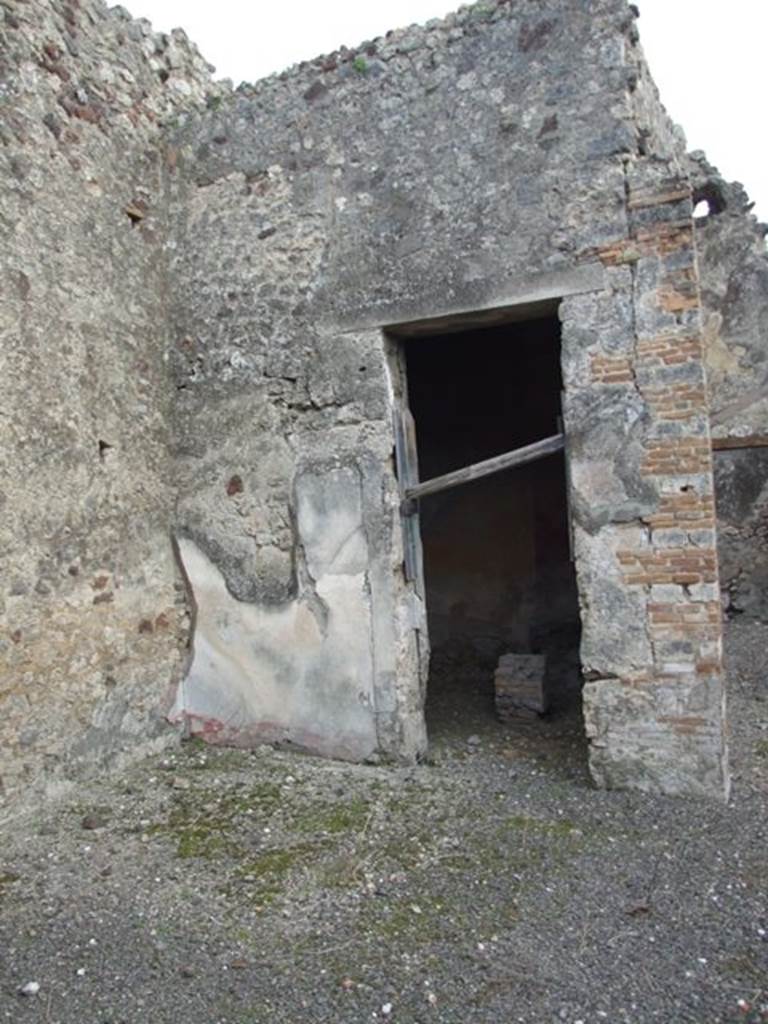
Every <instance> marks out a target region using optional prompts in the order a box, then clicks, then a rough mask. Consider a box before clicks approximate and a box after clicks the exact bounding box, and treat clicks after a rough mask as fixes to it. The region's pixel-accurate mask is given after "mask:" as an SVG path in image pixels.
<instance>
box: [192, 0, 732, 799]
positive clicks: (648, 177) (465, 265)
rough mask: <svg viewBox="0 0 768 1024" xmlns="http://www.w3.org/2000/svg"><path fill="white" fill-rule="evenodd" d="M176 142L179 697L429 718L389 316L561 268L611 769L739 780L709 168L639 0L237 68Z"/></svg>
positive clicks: (372, 730) (456, 307)
mask: <svg viewBox="0 0 768 1024" xmlns="http://www.w3.org/2000/svg"><path fill="white" fill-rule="evenodd" d="M175 146H176V148H177V149H178V154H177V155H176V156H175V168H176V169H175V185H174V189H175V207H174V215H173V222H174V224H175V225H177V226H178V233H177V235H176V244H175V253H176V255H175V258H174V261H173V275H172V282H173V286H172V296H173V301H174V311H173V320H174V326H175V332H176V336H175V346H176V353H175V356H174V372H175V381H176V387H177V411H176V425H177V439H176V445H177V456H178V458H179V460H180V465H181V493H182V496H183V497H182V500H181V505H180V509H179V530H180V532H181V534H182V535H183V536H184V537H185V541H184V543H185V545H187V550H188V552H189V562H188V566H187V568H188V572H189V574H190V579H191V584H192V588H193V591H194V592H195V594H196V599H197V602H198V609H199V612H198V614H200V613H201V612H200V609H203V608H204V609H205V622H206V626H205V629H204V630H203V631H202V632H201V633H200V632H199V633H198V635H199V643H198V641H195V643H196V652H195V661H194V664H193V669H192V672H191V674H190V676H189V677H188V680H187V682H186V683H185V686H184V687H182V690H181V691H180V697H179V701H178V703H177V711H178V712H179V713H185V714H186V715H188V716H189V717H190V718H191V719H192V721H193V722H195V721H197V722H198V728H200V729H201V730H202V731H206V730H207V731H208V732H210V733H212V734H215V735H223V736H225V737H227V738H228V739H230V740H232V739H236V738H237V736H239V735H240V736H244V737H247V736H248V735H249V733H252V732H253V730H254V729H256V731H257V732H258V731H259V730H260V729H261V728H262V725H259V723H262V724H263V723H264V722H266V723H267V726H268V728H267V729H266V732H267V734H268V735H270V736H275V735H280V734H282V735H283V736H284V737H285V738H287V739H292V740H293V741H294V742H298V743H302V744H306V745H309V746H312V747H315V748H318V747H324V749H326V750H328V751H331V752H334V751H335V752H341V753H344V750H345V748H346V749H349V750H352V752H353V753H357V754H358V755H359V754H360V753H361V752H365V751H366V750H368V749H371V752H375V750H379V751H384V752H386V753H388V754H391V755H403V756H412V755H413V754H414V753H415V752H418V751H419V750H421V749H423V743H424V736H423V721H422V719H421V700H422V698H423V675H422V677H421V678H419V674H418V672H417V665H418V651H417V649H416V647H415V646H414V641H415V638H416V634H417V633H419V634H420V631H421V630H422V629H423V619H422V616H421V611H420V607H419V604H418V601H417V598H416V595H415V594H414V593H412V592H411V589H410V588H409V586H408V584H407V583H406V581H405V580H404V579H403V577H402V566H401V563H402V553H401V551H400V548H399V543H400V541H399V532H398V528H397V489H396V485H395V480H394V477H393V473H392V465H391V461H390V457H389V456H390V453H391V450H392V447H393V441H394V439H393V436H392V433H391V426H390V423H391V415H392V411H393V394H392V390H391V383H390V376H391V372H392V361H391V360H390V366H389V370H388V366H387V342H386V338H385V335H384V333H383V331H382V328H384V327H385V326H386V325H388V324H390V325H391V324H398V323H402V322H404V321H406V322H407V321H420V320H424V319H428V318H430V317H445V316H450V315H451V314H460V313H466V312H468V311H478V310H480V311H482V310H484V309H488V308H493V307H504V306H514V305H515V304H516V303H518V302H520V303H525V302H530V301H533V300H537V299H556V298H562V297H565V298H564V301H563V303H562V307H561V315H562V318H563V324H564V335H563V346H564V349H563V361H564V366H565V368H566V370H567V373H566V379H565V384H566V420H567V427H568V431H569V433H570V435H571V437H572V443H571V452H570V455H571V461H572V475H573V497H574V507H575V517H576V536H577V572H578V578H579V589H580V596H581V604H582V616H583V620H584V627H585V639H584V647H583V652H582V656H583V661H584V666H585V669H586V670H587V673H588V678H589V680H590V682H589V685H588V689H587V727H588V732H589V734H590V738H591V740H592V767H593V772H594V774H595V777H596V778H597V780H598V781H599V782H600V783H602V784H605V785H637V786H641V787H644V788H648V789H656V790H658V789H661V790H665V791H668V792H691V791H693V792H702V793H718V794H720V795H722V794H723V793H724V792H725V791H726V789H727V780H726V766H725V752H724V740H723V707H722V679H721V666H720V645H719V637H720V626H719V618H718V603H717V567H716V554H715V550H714V532H713V521H712V475H711V462H710V453H709V439H708V424H707V405H706V401H707V400H706V393H705V383H704V375H703V367H702V359H701V346H700V331H699V302H698V292H697V279H696V273H695V264H694V251H693V242H692V231H693V227H692V219H691V210H692V206H691V193H690V187H689V185H688V183H687V180H686V177H685V172H684V169H683V167H682V149H681V147H680V142H679V139H678V137H677V135H676V133H675V132H674V130H673V129H672V128H671V126H670V124H669V122H668V120H667V119H666V117H665V115H664V114H663V110H662V109H661V107H660V106H659V104H658V100H657V98H656V95H655V90H654V89H653V86H652V83H651V82H650V79H649V77H648V75H647V71H646V69H645V65H644V62H643V59H642V54H641V52H640V51H639V49H638V47H637V33H636V29H635V25H634V18H633V15H632V13H631V10H630V8H629V7H628V6H627V5H626V4H625V3H623V2H619V0H616V2H610V0H605V2H600V3H596V4H592V5H590V9H589V11H588V12H587V11H586V10H585V8H584V5H582V4H580V3H571V2H562V0H561V2H550V3H544V4H542V3H527V2H522V3H516V4H507V3H501V2H500V3H496V4H493V3H491V4H483V5H476V6H474V7H472V8H468V9H465V10H463V11H462V12H460V13H459V14H458V15H455V16H450V17H449V18H448V19H447V20H446V21H444V22H442V23H435V24H432V25H430V26H427V27H426V29H411V30H406V31H404V32H396V33H392V34H391V35H389V36H388V37H387V38H386V39H384V40H377V41H374V42H372V43H370V44H365V45H363V46H362V47H360V48H359V49H358V50H356V51H342V52H340V53H338V54H334V55H330V56H327V57H324V58H320V59H318V60H317V61H314V62H311V63H308V64H305V65H302V66H300V67H298V68H295V69H292V70H291V71H289V72H286V73H285V74H283V75H281V76H276V77H273V78H272V79H268V80H266V81H264V82H261V83H258V84H257V85H255V86H253V87H246V88H243V89H241V90H239V91H238V92H237V93H236V94H234V95H233V96H231V97H227V98H225V99H224V101H223V102H222V104H221V105H220V106H219V107H218V108H217V109H215V110H211V111H209V112H208V113H207V114H206V115H205V116H204V117H203V118H202V120H201V121H200V122H195V123H193V124H191V125H187V126H186V127H185V128H184V129H183V130H182V132H180V133H179V135H178V137H177V138H176V139H175ZM305 479H310V480H312V481H313V483H312V484H311V486H310V490H309V492H306V493H305V492H304V486H305V485H304V483H303V481H304V480H305ZM358 479H362V480H367V481H369V483H372V487H371V488H370V494H371V502H370V503H369V504H368V505H365V500H364V499H361V498H360V495H359V489H358V484H357V483H353V482H354V481H356V480H358ZM304 502H309V503H310V505H311V506H312V507H314V508H323V507H331V506H333V507H334V508H335V509H336V510H337V515H338V517H339V522H340V523H341V522H344V523H345V524H346V525H345V527H344V529H343V530H341V529H340V532H339V545H342V541H344V544H343V545H342V546H341V547H339V546H338V545H337V547H336V548H335V549H334V551H336V550H342V551H343V552H344V557H343V558H342V559H341V563H340V565H339V567H338V569H337V567H336V564H335V562H334V559H333V558H331V559H330V560H328V559H327V558H317V557H316V558H315V559H314V562H312V560H311V559H310V560H309V561H308V558H309V553H310V552H311V551H312V549H313V544H314V540H313V533H312V529H310V533H309V534H308V535H305V532H304V531H305V526H304V523H303V521H302V511H301V510H302V505H303V503H304ZM361 508H364V509H365V511H363V513H362V515H361V513H360V511H359V510H360V509H361ZM309 521H310V522H314V518H313V517H312V516H310V520H309ZM344 538H346V540H344ZM372 542H373V546H371V545H372ZM347 543H350V544H352V548H351V549H349V550H347V548H346V546H345V545H346V544H347ZM366 546H368V548H369V553H368V555H367V556H366V555H360V556H359V557H358V553H359V552H360V551H362V550H363V549H364V548H365V547H366ZM371 551H376V552H377V559H376V560H375V561H372V556H371V554H370V552H371ZM347 557H349V559H350V561H349V563H348V562H347ZM334 558H335V555H334ZM371 571H373V572H374V577H375V581H377V582H374V579H373V578H372V577H371ZM340 577H343V579H344V581H345V582H344V587H345V589H344V593H345V594H346V595H347V598H342V594H341V591H338V592H337V591H336V590H335V589H334V588H335V587H336V585H337V584H336V582H333V581H338V580H339V579H340ZM385 582H386V584H387V585H386V587H385ZM214 585H215V589H216V592H217V593H218V594H219V595H221V600H222V601H223V602H224V603H226V604H227V605H228V606H229V607H230V610H229V611H226V612H224V611H222V610H221V607H220V605H219V604H218V603H217V601H216V600H213V599H211V598H210V597H209V588H210V587H212V586H214ZM377 588H384V589H383V590H382V593H381V594H380V596H379V597H377V596H376V594H377ZM225 594H226V595H229V596H225ZM231 598H235V599H237V601H238V602H240V604H239V605H238V606H237V607H238V612H237V614H240V612H246V613H247V615H249V616H254V617H255V621H258V624H259V625H258V628H257V631H256V634H255V635H256V639H254V633H253V632H251V633H247V632H243V630H242V629H241V628H240V626H239V625H238V624H237V622H236V615H235V613H234V611H233V610H232V607H231ZM347 599H349V600H350V601H352V603H351V604H346V603H345V600H347ZM375 604H376V607H374V605H375ZM405 608H411V609H414V608H415V609H416V611H415V612H414V613H413V614H411V615H408V614H404V613H403V609H405ZM300 618H301V619H302V621H303V618H306V621H307V623H309V626H308V628H307V632H306V633H305V632H304V630H303V627H301V628H299V626H298V625H297V623H298V621H299V619H300ZM310 619H311V620H312V622H314V624H312V622H310ZM286 620H290V622H291V623H292V624H291V627H290V629H289V630H287V631H286V629H285V628H284V624H285V622H286ZM393 621H394V626H395V630H394V634H393V631H392V630H393ZM382 624H386V625H387V629H388V633H387V635H385V636H383V637H382V636H377V635H376V630H377V629H378V628H380V627H381V626H382ZM414 627H416V629H414ZM339 629H341V630H342V631H343V636H344V639H343V640H342V641H341V642H343V643H345V644H348V645H349V648H350V651H357V652H361V653H360V661H359V662H358V663H357V665H358V668H357V670H356V673H357V674H356V675H355V676H354V677H353V675H352V674H351V673H350V672H349V671H348V668H347V666H346V665H343V666H342V669H343V671H341V672H339V671H338V663H337V662H336V660H335V657H334V656H333V655H332V653H330V654H329V652H332V650H333V649H334V647H335V645H336V644H337V643H339V642H340V637H341V634H339V633H338V630H339ZM323 630H325V631H326V633H325V634H323ZM364 634H367V636H368V641H367V643H368V649H367V653H366V654H365V656H363V653H362V652H363V648H364V646H365V640H364ZM307 638H308V639H307ZM393 639H394V640H395V641H396V642H395V644H394V650H395V652H396V654H397V658H396V659H395V658H393V655H392V649H391V645H392V642H393ZM382 640H383V641H384V644H382ZM422 642H423V641H422ZM212 647H215V648H216V650H217V655H216V657H215V658H214V657H211V656H210V654H209V652H210V649H211V648H212ZM228 651H229V652H230V653H231V654H232V657H230V658H228V660H227V663H226V664H222V663H221V662H220V661H217V658H218V657H219V656H220V655H221V654H222V652H223V653H224V654H226V653H227V652H228ZM297 658H298V662H297V660H296V659H297ZM363 662H366V667H365V669H364V670H363V668H362V667H361V666H362V665H363ZM297 664H298V665H300V666H301V669H300V670H298V671H297ZM243 666H245V667H246V670H245V673H244V675H243V674H242V667H243ZM233 674H234V676H236V677H237V679H238V681H237V682H233V681H232V680H233ZM248 677H250V681H249V679H248ZM265 677H267V678H269V679H273V680H279V679H282V680H283V682H282V684H281V685H275V686H274V687H272V683H270V687H267V688H266V689H261V690H259V688H258V686H257V685H254V682H253V680H258V679H259V678H265ZM257 691H258V693H257ZM233 692H237V693H238V696H237V698H236V700H235V701H234V704H233V705H230V704H229V703H228V697H227V696H226V695H229V694H231V693H233ZM265 695H266V696H265ZM260 701H263V702H262V703H261V704H259V702H260ZM257 705H258V708H257ZM353 706H354V707H355V712H356V720H355V721H354V722H352V723H351V725H350V723H349V722H348V720H347V719H346V718H345V723H344V728H345V729H346V728H347V726H348V725H349V726H350V729H351V733H345V736H344V742H343V743H341V742H339V741H340V737H339V736H338V735H337V734H336V731H335V725H334V716H335V715H337V714H338V709H339V707H343V708H345V709H347V708H350V707H353ZM295 707H302V709H303V711H302V714H303V715H305V716H306V719H307V723H309V722H315V723H316V724H319V732H320V733H321V736H322V743H321V742H320V740H319V738H318V735H314V736H313V735H311V734H310V731H309V727H308V724H305V725H302V726H301V727H300V728H298V729H295V728H293V727H292V725H291V722H292V721H294V719H293V715H294V712H293V711H291V710H288V709H289V708H295ZM360 707H363V708H364V709H365V712H364V713H363V714H360V711H359V708H360ZM372 723H373V725H372ZM350 736H351V737H352V741H351V743H352V746H351V747H350ZM374 744H375V746H374Z"/></svg>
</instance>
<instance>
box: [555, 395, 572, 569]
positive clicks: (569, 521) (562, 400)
mask: <svg viewBox="0 0 768 1024" xmlns="http://www.w3.org/2000/svg"><path fill="white" fill-rule="evenodd" d="M564 405H565V392H564V391H561V392H560V408H561V409H562V408H563V406H564ZM557 429H558V430H559V431H560V433H561V434H562V435H563V452H564V455H565V458H564V459H563V463H564V465H565V515H566V524H565V527H566V529H567V530H568V560H569V561H571V562H573V561H575V554H574V552H575V550H576V542H575V540H574V537H573V508H572V506H571V463H570V460H569V458H568V438H567V437H566V436H565V428H564V426H563V417H562V416H558V417H557Z"/></svg>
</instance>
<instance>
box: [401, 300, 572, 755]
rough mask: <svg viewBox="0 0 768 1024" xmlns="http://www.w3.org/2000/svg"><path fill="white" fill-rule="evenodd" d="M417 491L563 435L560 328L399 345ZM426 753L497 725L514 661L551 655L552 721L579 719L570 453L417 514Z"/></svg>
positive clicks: (434, 500) (462, 489)
mask: <svg viewBox="0 0 768 1024" xmlns="http://www.w3.org/2000/svg"><path fill="white" fill-rule="evenodd" d="M404 349H405V358H406V368H407V382H408V384H407V387H408V403H409V406H410V409H411V412H412V414H413V416H414V419H415V423H416V438H417V447H418V459H419V479H420V480H421V481H426V480H429V479H432V478H433V477H437V476H441V475H442V474H445V473H448V472H451V471H453V470H457V469H460V468H462V467H464V466H468V465H471V464H474V463H477V462H479V461H482V460H483V459H487V458H490V457H492V456H496V455H501V454H503V453H505V452H509V451H511V450H513V449H517V448H520V447H522V446H524V445H528V444H531V443H533V442H536V441H540V440H541V439H543V438H546V437H549V436H551V435H553V434H556V433H558V432H559V430H560V424H559V417H560V393H561V387H562V385H561V375H560V324H559V321H558V320H557V319H556V318H555V317H551V316H550V317H546V318H544V319H539V320H531V321H527V322H524V323H510V324H505V325H503V326H494V327H486V328H482V329H472V330H465V331H461V332H453V333H443V334H435V335H431V336H427V337H417V338H409V339H406V340H405V341H404ZM419 517H420V531H421V538H422V545H423V556H424V575H425V591H426V604H427V615H428V623H429V635H430V644H431V648H432V656H431V662H430V674H429V681H428V688H427V710H426V714H427V729H428V732H429V735H430V739H431V740H434V739H435V738H436V737H439V736H440V735H444V734H446V733H451V732H455V731H458V732H459V733H461V732H464V733H467V732H469V731H477V729H478V728H481V727H482V726H483V724H484V723H485V724H487V723H488V722H489V721H493V720H494V710H495V700H494V696H495V692H494V672H495V670H496V668H497V664H498V662H499V658H500V657H501V656H502V655H506V654H510V653H512V654H516V655H521V654H540V655H546V668H545V678H544V683H543V686H544V689H545V690H546V694H547V698H548V708H549V710H548V712H547V715H548V716H549V717H554V718H557V717H559V716H562V715H564V714H567V713H568V712H569V711H572V710H577V709H578V701H579V692H580V673H579V661H578V646H579V634H580V626H579V611H578V600H577V592H576V582H575V576H574V570H573V564H572V561H571V554H570V538H569V521H568V510H567V490H566V469H565V460H564V456H563V453H562V452H559V453H557V454H552V455H549V456H547V457H545V458H543V459H540V460H538V461H536V462H532V463H529V464H527V465H523V466H517V467H514V468H509V469H506V470H503V471H501V472H497V473H494V474H493V475H491V476H486V477H484V478H483V479H479V480H474V481H473V482H471V483H466V484H463V485H461V486H458V487H455V488H452V489H450V490H445V491H441V492H440V493H437V494H433V495H427V496H425V497H422V498H421V499H420V502H419Z"/></svg>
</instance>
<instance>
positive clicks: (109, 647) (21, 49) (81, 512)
mask: <svg viewBox="0 0 768 1024" xmlns="http://www.w3.org/2000/svg"><path fill="white" fill-rule="evenodd" d="M0 73H1V74H2V86H1V87H0V234H1V235H2V239H1V241H0V282H1V284H0V288H1V289H2V302H0V364H1V365H0V410H2V415H1V416H0V433H1V434H2V438H1V441H0V444H1V446H2V452H3V456H2V462H1V464H0V509H1V510H2V511H1V513H0V564H2V573H1V574H0V666H1V667H0V780H1V781H0V792H1V793H2V797H3V800H4V801H6V800H8V801H9V800H11V799H12V798H13V797H14V795H16V794H18V793H21V792H23V793H25V794H26V795H27V796H29V795H30V793H32V792H34V791H35V787H36V786H38V785H40V786H42V785H44V784H53V783H54V782H55V781H56V780H62V779H64V778H66V777H67V776H68V775H69V774H70V773H71V772H74V771H76V770H81V769H82V768H83V767H84V766H88V765H97V764H103V763H105V762H107V761H110V760H114V759H115V758H119V757H120V755H121V754H122V753H123V752H125V751H127V750H128V749H129V748H132V747H134V746H138V747H140V746H141V745H142V744H144V745H145V747H146V745H151V744H152V743H159V742H163V736H164V735H165V734H166V733H167V732H168V729H167V726H164V724H163V719H162V709H163V703H164V701H165V700H166V698H167V688H168V685H169V682H170V680H171V679H172V678H173V676H174V674H175V673H177V672H178V670H179V666H180V651H181V648H182V646H183V643H184V640H185V633H186V628H187V627H186V622H185V615H184V601H183V590H181V591H180V590H179V589H178V587H179V586H181V584H180V581H179V580H178V578H177V573H176V570H175V567H174V562H173V555H172V552H171V546H170V520H171V512H172V505H173V486H172V478H173V472H172V467H171V463H170V459H169V452H168V442H169V431H168V411H169V384H168V376H167V368H166V363H165V358H164V355H165V338H166V326H165V311H164V302H165V284H164V275H163V272H162V260H161V255H162V244H163V234H164V232H165V230H166V219H165V212H164V207H163V202H164V200H163V189H164V186H163V177H164V169H163V166H162V161H161V158H160V151H159V149H158V145H157V143H158V138H159V131H160V123H161V121H162V120H163V119H164V118H165V117H168V116H170V115H171V114H172V112H173V110H174V109H175V105H176V102H177V101H178V100H180V99H183V101H184V103H185V104H189V103H194V102H195V101H196V100H200V99H202V94H203V84H204V83H205V81H206V80H207V76H208V69H207V66H206V65H205V64H204V63H203V62H202V60H201V59H200V58H199V57H198V56H197V54H196V52H195V51H194V50H193V49H192V48H190V47H189V45H188V44H187V43H186V41H185V39H184V37H183V35H179V36H177V37H175V38H174V39H171V38H169V37H162V36H158V35H154V34H153V33H152V32H151V30H150V28H149V25H148V24H147V23H137V22H132V21H131V20H130V19H129V18H128V16H127V15H126V14H125V12H123V11H121V10H119V9H115V10H112V11H108V10H107V8H106V6H104V5H102V4H100V3H95V2H93V3H92V2H80V3H74V2H73V3H58V2H52V3H21V2H19V3H17V2H15V0H6V2H5V3H4V4H3V6H2V14H1V15H0ZM180 598H181V600H180Z"/></svg>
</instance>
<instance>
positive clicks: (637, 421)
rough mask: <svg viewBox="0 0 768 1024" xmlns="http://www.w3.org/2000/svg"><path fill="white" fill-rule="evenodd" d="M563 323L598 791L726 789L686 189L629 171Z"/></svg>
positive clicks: (703, 398)
mask: <svg viewBox="0 0 768 1024" xmlns="http://www.w3.org/2000/svg"><path fill="white" fill-rule="evenodd" d="M627 223H628V235H627V237H626V238H625V239H621V240H617V242H616V243H614V244H612V245H610V246H607V247H603V248H601V249H600V250H598V251H595V252H593V253H590V254H586V255H587V256H588V257H590V258H595V257H597V258H599V259H600V260H601V261H602V262H603V264H604V266H605V268H606V289H605V290H604V291H602V292H599V293H591V294H590V295H586V296H577V297H575V298H572V299H567V300H565V301H564V302H563V304H562V307H561V318H562V320H563V376H564V382H565V403H564V404H565V421H566V430H567V432H568V434H569V438H570V443H569V452H570V465H571V497H572V507H573V514H574V534H575V550H576V569H577V577H578V581H579V592H580V601H581V610H582V624H583V630H584V635H583V643H582V663H583V669H584V672H585V679H586V683H585V688H584V715H585V724H586V730H587V734H588V736H589V739H590V766H591V770H592V774H593V777H594V778H595V780H596V782H597V783H598V784H599V785H604V786H616V787H632V788H640V789H645V790H649V791H660V792H666V793H692V794H706V795H715V796H719V797H721V798H722V797H727V793H728V773H727V755H726V746H725V710H724V692H723V673H722V644H721V613H720V604H719V589H718V581H717V552H716V549H715V521H714V498H713V493H714V491H713V478H712V456H711V449H710V441H709V421H708V411H707V391H706V381H705V375H704V367H703V362H702V352H701V337H700V312H699V297H698V284H697V272H696V260H695V251H694V245H693V225H692V203H691V196H690V188H689V186H688V185H687V183H686V182H684V181H680V180H675V179H674V178H673V179H670V178H666V179H665V178H661V177H660V176H659V174H658V170H657V169H656V168H651V169H650V170H649V169H648V168H647V167H644V166H641V167H640V168H638V169H635V170H633V171H631V172H630V173H629V174H628V178H627Z"/></svg>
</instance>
